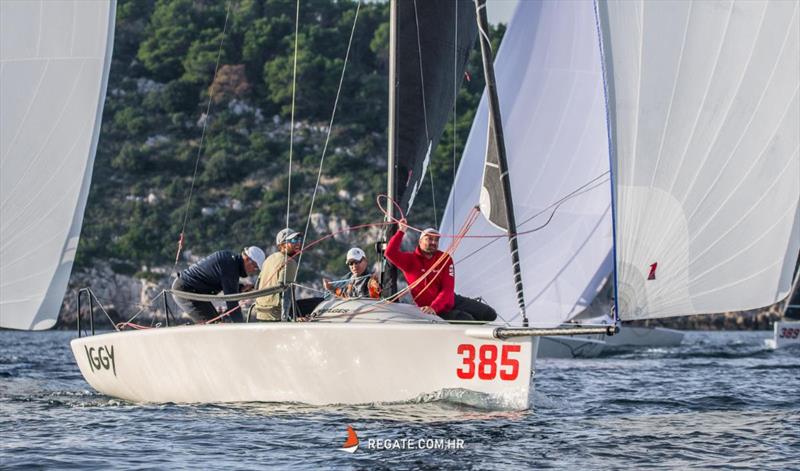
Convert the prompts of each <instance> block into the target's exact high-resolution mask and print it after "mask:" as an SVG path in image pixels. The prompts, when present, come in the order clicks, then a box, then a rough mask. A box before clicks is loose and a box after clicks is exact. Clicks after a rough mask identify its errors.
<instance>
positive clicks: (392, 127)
mask: <svg viewBox="0 0 800 471" xmlns="http://www.w3.org/2000/svg"><path fill="white" fill-rule="evenodd" d="M389 12H390V13H389V136H388V141H389V143H388V144H389V145H388V155H387V167H388V171H387V176H386V177H387V182H386V195H387V196H388V201H387V204H386V206H387V207H386V210H387V211H386V213H387V216H388V217H389V221H392V220H393V219H394V218H395V211H394V202H395V201H397V175H396V170H397V169H396V167H397V163H396V158H395V157H396V152H397V0H391V2H390V6H389ZM396 231H397V227H395V226H394V225H390V226H388V227H387V229H386V240H385V241H384V247H383V248H384V249H385V248H386V243H387V242H388V240H389V238H391V237H392V236H393V235H394V233H395V232H396ZM381 253H383V252H381ZM388 275H389V279H388V285H387V280H382V281H383V284H384V286H385V288H386V289H388V290H389V293H388V294H389V295H392V294H394V293H396V292H397V267H395V266H394V265H392V264H391V263H389V270H388Z"/></svg>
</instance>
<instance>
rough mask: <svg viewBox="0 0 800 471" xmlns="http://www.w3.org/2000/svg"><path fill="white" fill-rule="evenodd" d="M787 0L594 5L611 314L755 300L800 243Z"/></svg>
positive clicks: (794, 44) (791, 19)
mask: <svg viewBox="0 0 800 471" xmlns="http://www.w3.org/2000/svg"><path fill="white" fill-rule="evenodd" d="M799 5H800V3H798V2H797V1H696V2H688V1H684V0H678V1H658V2H650V1H635V0H624V1H601V2H600V3H599V4H598V14H599V15H598V16H599V20H600V24H601V30H602V36H603V53H604V63H605V69H606V82H607V87H608V100H609V104H608V105H609V116H610V128H611V131H612V132H611V138H612V149H614V155H613V163H612V165H613V167H614V168H613V170H614V179H615V189H614V190H615V193H614V195H615V199H616V201H615V208H616V221H617V227H616V234H617V241H616V243H617V259H618V260H617V270H618V297H619V309H620V317H621V318H622V319H643V318H659V317H668V316H676V315H687V314H700V313H711V312H721V311H731V310H744V309H752V308H757V307H761V306H765V305H768V304H771V303H774V302H776V301H778V300H780V299H781V298H783V297H785V296H786V294H787V293H788V291H789V288H790V284H791V280H792V270H793V268H794V263H795V257H796V255H797V251H798V247H799V246H800V209H799V207H798V203H799V202H800V154H798V149H799V147H798V143H799V142H800V136H799V135H800V102H798V87H800V34H799V32H800V28H798V13H799V12H798V10H799V9H800V6H799Z"/></svg>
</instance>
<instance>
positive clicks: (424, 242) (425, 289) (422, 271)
mask: <svg viewBox="0 0 800 471" xmlns="http://www.w3.org/2000/svg"><path fill="white" fill-rule="evenodd" d="M407 229H408V226H407V225H406V220H405V219H401V220H400V221H399V224H398V231H397V233H396V234H395V235H394V236H392V238H391V239H389V243H388V244H387V245H386V251H385V253H384V255H385V256H386V258H387V259H388V260H389V261H390V262H392V263H393V264H394V266H396V267H397V268H398V269H400V270H401V271H402V272H403V275H404V276H405V278H406V281H407V282H408V284H409V285H413V284H414V282H415V281H417V280H418V279H419V278H420V277H424V278H423V279H422V280H421V281H420V282H419V283H418V284H417V285H416V286H414V287H412V288H411V295H412V296H413V297H414V302H416V303H417V306H419V308H420V310H422V311H423V312H425V313H428V314H437V315H439V316H440V317H441V318H442V319H445V320H455V321H475V320H478V321H483V322H489V321H493V320H494V319H495V318H496V317H497V313H496V312H495V311H494V309H492V308H491V307H490V306H487V305H486V304H483V303H480V302H478V301H475V300H472V299H469V298H465V297H463V296H459V295H457V294H455V276H454V269H453V259H452V258H451V257H450V256H449V255H447V254H446V253H444V252H442V251H441V250H439V237H440V235H439V232H438V231H437V230H435V229H432V228H429V229H425V230H424V231H422V234H421V235H420V237H419V243H418V245H417V247H416V249H415V250H414V251H413V252H403V251H402V250H400V246H401V245H402V243H403V237H404V236H405V233H406V230H407ZM441 257H446V259H445V260H442V261H440V259H441ZM437 262H438V263H437ZM434 267H435V268H434ZM431 269H434V272H433V273H430V274H427V275H426V273H428V271H429V270H431Z"/></svg>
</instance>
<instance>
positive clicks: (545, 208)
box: [441, 1, 612, 327]
mask: <svg viewBox="0 0 800 471" xmlns="http://www.w3.org/2000/svg"><path fill="white" fill-rule="evenodd" d="M495 74H496V78H497V90H498V94H499V98H500V109H501V115H502V118H503V126H504V132H505V142H506V150H507V154H508V165H509V171H510V176H511V187H512V193H513V199H514V205H515V208H514V210H515V213H516V219H517V226H518V231H519V232H520V233H521V234H522V235H520V239H519V249H520V259H521V264H522V271H523V276H524V280H525V304H526V306H527V312H528V317H529V318H530V324H531V325H532V326H535V327H553V326H556V325H558V324H560V323H561V322H563V321H564V320H567V319H569V318H570V317H572V316H573V315H576V314H577V313H579V312H580V311H582V310H583V309H585V308H586V307H587V306H588V304H589V303H590V302H591V301H592V299H593V298H594V297H595V294H596V293H597V291H598V289H599V288H600V285H601V284H602V282H603V280H604V278H605V277H606V276H607V275H608V273H609V272H610V270H611V258H610V252H611V239H612V237H611V203H610V200H611V192H610V186H609V180H608V168H609V160H608V138H607V129H606V117H605V104H604V98H603V81H602V67H601V63H600V52H599V47H598V37H597V28H596V26H595V15H594V9H593V6H592V3H590V2H549V1H525V2H520V3H519V6H518V7H517V10H516V12H515V14H514V16H513V18H512V19H511V21H510V22H509V25H508V29H507V31H506V33H505V36H504V37H503V41H502V44H501V46H500V50H499V51H498V53H497V58H496V60H495ZM487 129H488V110H487V102H486V96H485V95H484V97H483V99H482V100H481V103H480V106H479V108H478V111H477V114H476V116H475V121H474V122H473V124H472V130H471V131H470V135H469V138H468V140H467V143H466V147H465V150H464V154H463V156H462V159H461V164H460V166H459V169H458V174H457V176H456V180H455V182H454V185H453V189H452V191H451V193H450V198H449V200H448V204H447V209H446V210H445V215H444V217H443V220H442V226H441V230H442V233H444V234H453V233H455V232H457V229H458V227H460V225H461V224H462V223H463V221H464V220H465V219H466V217H467V215H468V213H469V211H471V210H472V208H473V207H474V206H475V205H477V204H478V203H479V202H481V199H482V198H483V202H484V203H487V205H488V206H497V207H498V208H499V207H502V203H501V204H499V205H496V204H495V202H494V201H492V199H491V196H492V195H493V194H497V195H499V194H502V192H501V191H499V190H498V191H492V190H491V189H487V190H482V188H483V185H482V181H483V175H484V162H485V158H486V152H487V145H488V144H487V136H488V135H489V134H488V133H487ZM487 184H488V185H491V183H487ZM482 193H483V196H482V195H481V194H482ZM498 211H499V210H498ZM554 211H555V213H554ZM491 213H492V214H491V215H494V214H495V213H496V212H495V211H494V210H492V211H491ZM484 215H485V216H491V215H486V214H484ZM551 215H552V219H551ZM540 226H544V227H542V228H541V229H540V230H538V231H533V232H530V233H526V231H532V230H533V229H536V228H537V227H540ZM469 235H497V236H500V237H499V238H497V239H487V238H466V239H463V240H462V241H461V243H460V246H459V248H458V251H457V252H456V253H455V256H454V259H455V262H456V290H457V292H459V293H460V294H463V295H467V296H480V297H482V298H483V299H484V300H485V301H487V302H488V303H489V304H491V305H492V306H493V307H494V308H495V309H496V310H497V312H498V313H499V314H500V316H501V317H503V318H504V319H505V320H507V321H514V320H516V321H517V323H518V322H519V320H520V319H514V315H515V313H517V312H518V311H519V309H518V307H517V304H516V294H515V289H514V282H513V278H512V266H511V255H510V253H509V250H508V245H507V243H506V238H505V233H504V232H503V231H500V230H498V229H497V228H496V227H495V226H493V225H492V224H491V223H489V222H488V221H487V220H485V219H484V218H478V220H477V221H476V223H475V224H474V225H473V226H472V229H471V231H470V233H469ZM448 243H449V240H447V239H444V240H443V241H442V245H447V244H448Z"/></svg>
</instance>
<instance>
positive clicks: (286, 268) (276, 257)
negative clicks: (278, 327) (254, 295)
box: [254, 227, 303, 321]
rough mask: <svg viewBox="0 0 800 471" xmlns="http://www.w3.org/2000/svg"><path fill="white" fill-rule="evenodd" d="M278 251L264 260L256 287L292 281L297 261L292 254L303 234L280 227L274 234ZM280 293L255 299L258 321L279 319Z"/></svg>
mask: <svg viewBox="0 0 800 471" xmlns="http://www.w3.org/2000/svg"><path fill="white" fill-rule="evenodd" d="M275 245H276V246H277V248H278V251H277V252H275V253H273V254H271V255H270V256H269V257H267V259H266V260H265V261H264V267H263V268H262V269H261V276H260V277H259V278H258V289H259V290H261V289H264V288H268V287H270V286H275V285H277V284H279V283H284V282H285V283H292V282H294V278H295V276H296V275H297V261H295V259H294V256H295V255H297V254H298V253H299V252H300V249H301V248H302V246H303V234H302V233H301V232H297V231H295V230H292V229H290V228H288V227H287V228H285V229H281V230H280V231H279V232H278V234H277V235H276V236H275ZM282 296H283V294H282V293H277V294H272V295H269V296H262V297H260V298H258V299H256V305H255V308H254V309H255V311H254V312H255V314H256V320H259V321H279V320H281V297H282Z"/></svg>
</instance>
